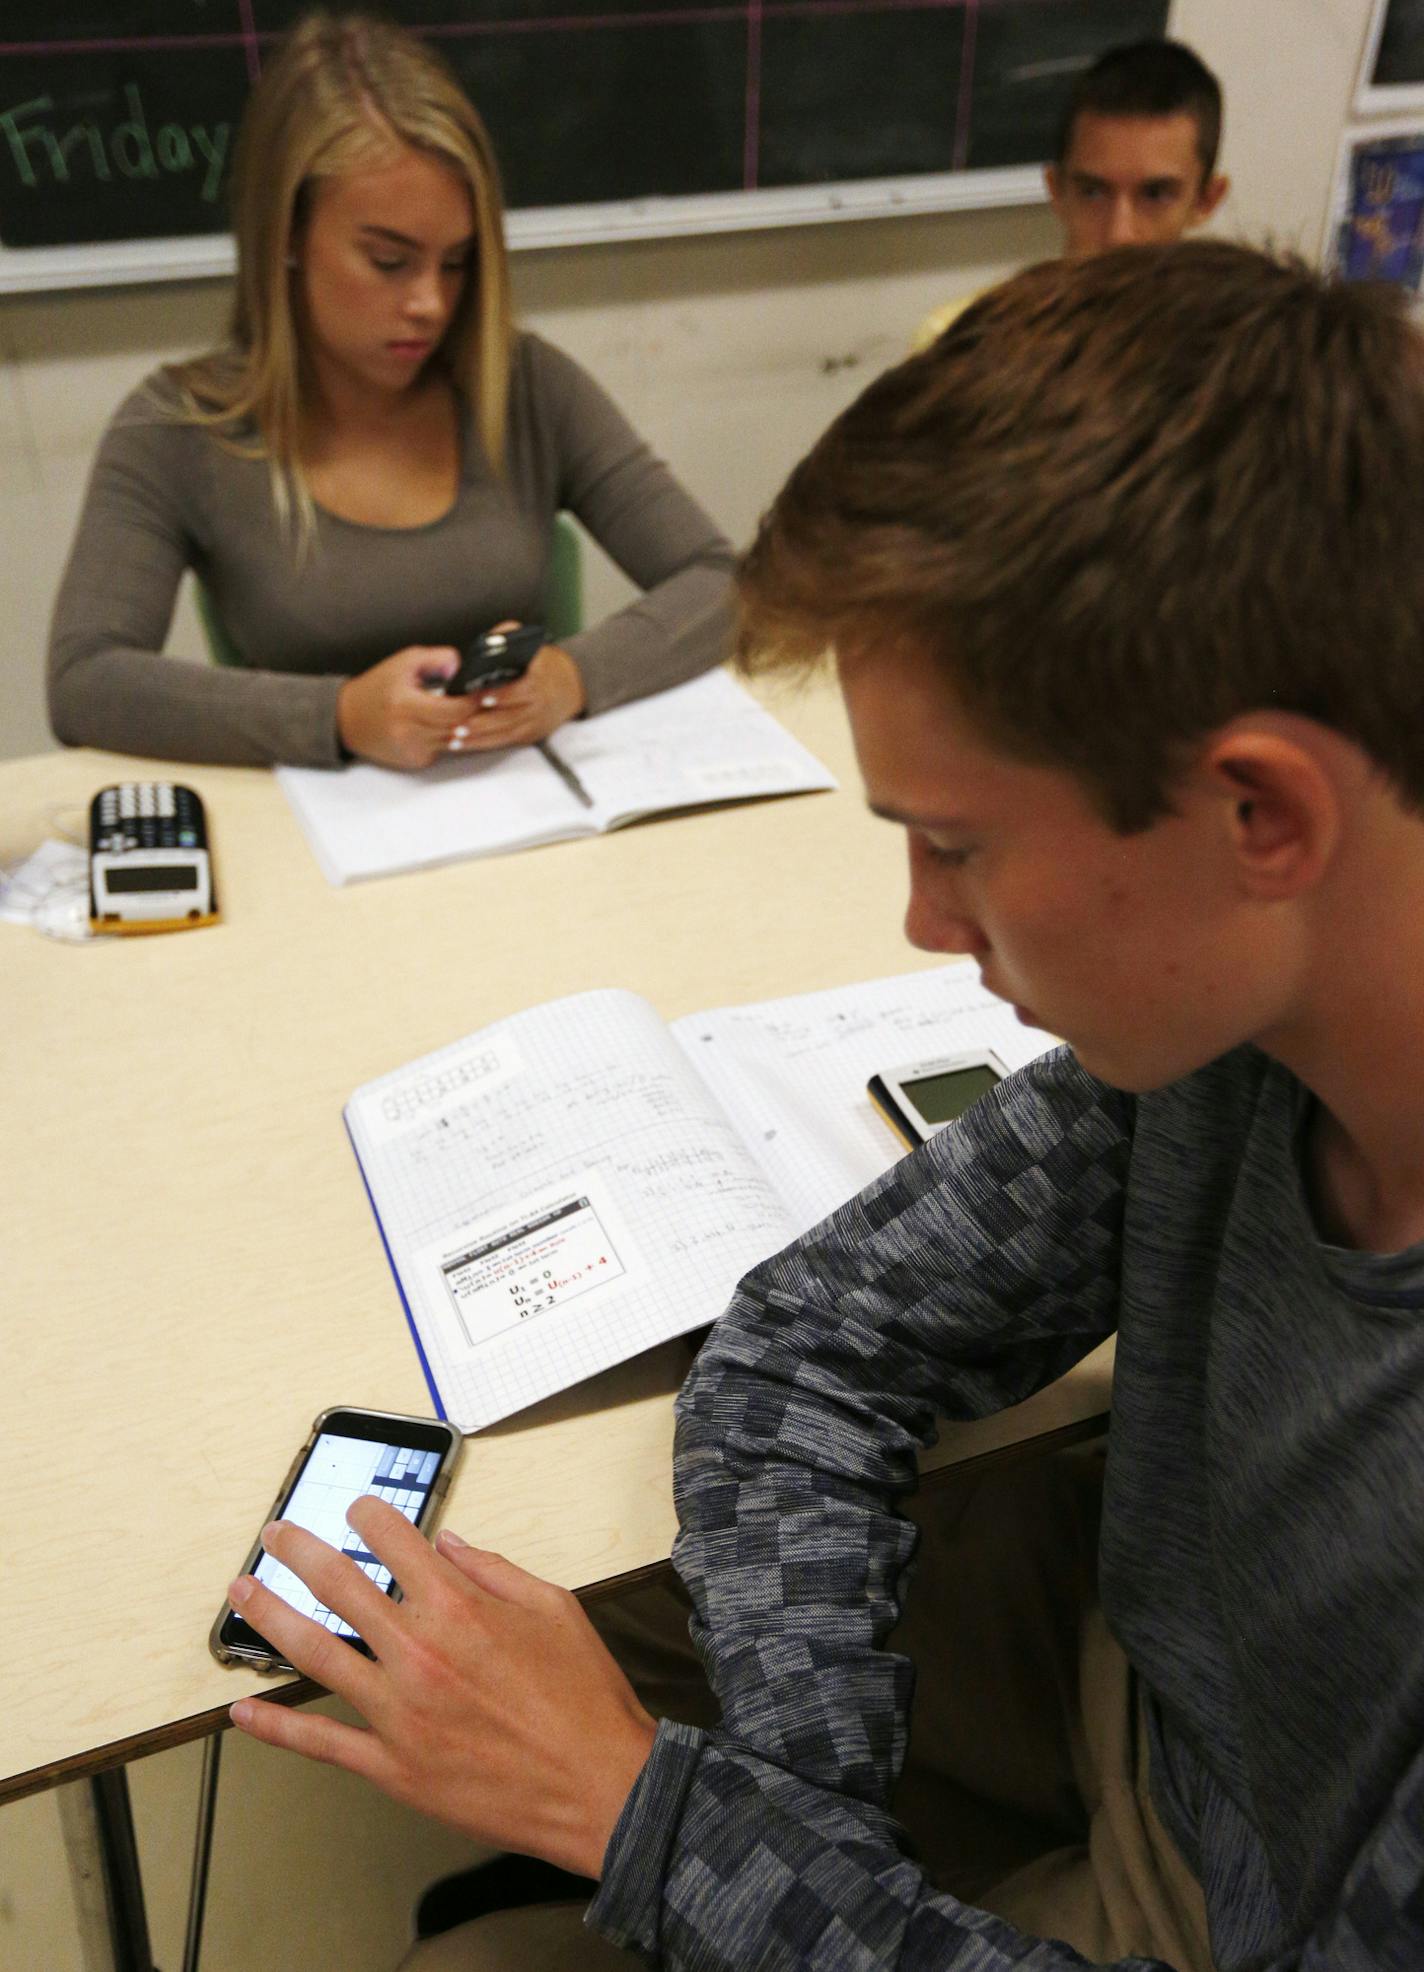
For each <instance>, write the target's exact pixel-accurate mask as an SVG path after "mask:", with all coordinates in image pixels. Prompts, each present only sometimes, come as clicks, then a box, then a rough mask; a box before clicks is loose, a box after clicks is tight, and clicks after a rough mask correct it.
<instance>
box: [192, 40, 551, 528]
mask: <svg viewBox="0 0 1424 1972" xmlns="http://www.w3.org/2000/svg"><path fill="white" fill-rule="evenodd" d="M396 142H399V143H403V144H409V145H411V146H413V147H414V148H415V149H417V150H420V151H424V152H425V153H426V154H427V155H429V156H431V157H434V158H437V159H439V160H440V161H441V162H442V163H444V164H446V165H448V166H449V167H450V168H451V169H452V170H453V171H456V172H458V173H459V175H460V177H461V178H462V179H463V180H464V181H465V184H466V185H467V186H468V188H469V193H470V201H471V205H472V207H473V209H474V215H475V239H474V255H473V271H472V273H471V275H470V278H469V279H468V280H467V281H466V283H465V286H464V289H463V291H462V293H461V295H460V300H459V304H458V306H457V308H456V311H455V314H454V317H453V319H452V320H451V323H450V326H449V328H448V329H447V330H446V332H445V335H444V338H443V340H442V342H441V344H440V348H439V349H438V351H437V352H436V355H435V357H434V359H433V360H434V361H437V362H439V363H441V364H442V365H443V366H444V368H445V369H446V370H447V372H448V373H449V376H450V378H451V381H452V382H453V383H454V385H455V387H456V388H457V390H458V391H459V392H460V394H461V395H462V396H463V397H464V398H465V399H466V401H467V402H468V403H469V404H470V405H471V406H472V407H473V410H474V414H475V426H476V429H477V431H478V433H479V437H480V442H481V445H482V446H483V448H484V452H485V455H486V457H487V458H488V460H489V462H490V464H491V465H492V466H493V467H494V468H495V469H496V470H498V469H499V468H500V467H501V466H502V465H503V461H504V438H505V419H506V412H507V408H508V399H509V366H510V347H511V341H512V328H511V310H510V297H509V265H508V260H507V257H506V253H505V244H504V215H503V201H502V199H501V196H500V187H499V169H498V166H497V165H496V163H495V158H494V152H493V150H492V148H491V146H490V140H489V134H488V132H487V131H486V129H485V127H484V124H483V123H482V122H481V121H480V118H479V116H478V114H477V113H476V111H475V108H474V106H473V104H472V103H471V102H470V100H469V98H468V96H466V94H465V92H464V90H463V89H462V88H461V87H460V85H459V83H458V82H457V81H456V79H455V77H454V75H453V74H452V73H451V71H450V70H449V69H448V68H447V67H446V65H445V63H444V62H443V61H442V60H441V59H440V57H439V56H438V55H436V54H435V53H434V52H433V50H431V49H430V48H428V47H427V46H426V45H425V43H424V42H422V41H420V40H418V39H417V37H416V36H415V35H413V34H410V33H408V32H407V31H406V30H405V29H403V28H399V27H394V26H391V25H389V24H387V23H386V22H383V21H379V20H374V19H371V18H368V17H367V16H365V15H361V14H341V15H331V14H321V13H317V14H309V15H307V16H306V17H305V18H304V19H303V20H301V21H299V22H298V23H297V25H296V26H295V27H294V28H293V29H292V31H291V33H290V34H288V35H287V37H286V38H285V40H284V41H283V42H282V44H281V46H280V48H279V49H278V51H277V53H276V55H275V56H274V57H273V59H272V61H271V62H270V63H269V64H268V65H267V66H266V67H265V68H264V70H263V72H262V76H261V79H260V80H259V82H258V83H257V85H256V87H255V88H254V90H253V92H252V94H251V96H250V97H249V98H248V102H247V108H246V111H245V113H244V115H243V120H242V127H241V130H240V131H239V133H238V141H237V149H236V154H235V159H234V166H233V183H232V208H233V231H234V233H235V234H236V238H237V293H236V298H235V300H234V304H233V313H232V331H231V342H230V344H229V345H228V347H226V348H225V349H221V350H217V351H214V352H213V353H212V354H211V355H208V356H201V357H198V358H196V359H195V360H194V361H192V362H190V363H185V364H180V365H178V366H176V367H175V368H174V369H173V370H172V371H170V375H171V376H172V378H173V380H174V382H175V383H176V385H177V387H178V391H179V398H180V403H181V406H182V411H181V415H183V416H185V417H187V418H189V419H191V420H192V421H193V422H195V423H200V424H205V425H209V426H211V427H213V429H214V430H215V432H216V433H217V435H218V436H219V438H220V439H221V441H222V442H223V443H225V444H227V445H229V446H230V447H231V448H232V449H234V450H236V451H239V452H242V453H244V454H246V455H247V456H249V457H259V458H265V459H266V460H267V461H268V464H269V465H270V467H271V471H272V486H273V496H274V499H275V501H276V504H277V509H278V512H279V513H280V514H281V515H283V516H284V517H288V516H295V518H296V520H297V523H298V530H299V533H300V534H301V535H303V536H308V535H309V533H310V529H311V526H312V522H313V518H314V512H313V508H312V502H311V495H310V493H309V492H308V491H307V488H306V485H305V482H304V480H303V478H302V473H301V466H300V458H299V445H300V430H301V427H300V406H301V392H302V388H303V383H304V378H303V368H304V364H303V354H302V348H301V338H300V334H299V330H298V326H297V322H296V318H295V314H294V310H293V299H292V288H293V279H292V267H293V249H294V245H295V241H296V238H297V236H298V235H299V233H300V228H301V224H302V221H303V218H304V215H305V210H306V207H307V204H308V203H309V201H310V197H311V189H310V188H311V187H312V185H313V183H314V182H315V181H316V180H318V179H321V178H328V177H334V176H336V175H338V174H339V173H341V172H344V171H349V170H353V169H356V168H358V167H359V166H361V165H367V164H369V163H370V162H371V161H372V158H373V157H377V158H378V157H379V156H380V153H381V152H382V151H383V150H388V149H389V148H390V147H391V145H392V144H393V143H396Z"/></svg>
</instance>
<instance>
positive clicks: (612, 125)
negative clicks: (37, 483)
mask: <svg viewBox="0 0 1424 1972" xmlns="http://www.w3.org/2000/svg"><path fill="white" fill-rule="evenodd" d="M302 11H303V9H302V6H301V4H300V0H4V4H3V7H0V243H3V245H4V246H5V247H7V248H8V247H45V246H60V245H71V244H82V243H86V242H97V241H114V240H146V239H162V238H167V237H177V236H182V235H192V234H213V233H219V232H222V231H223V230H224V229H225V225H226V190H227V173H228V169H229V166H230V164H231V159H232V150H233V139H234V132H235V130H236V126H237V122H238V119H239V117H240V116H241V113H242V104H243V99H244V97H245V95H246V93H247V91H248V89H249V88H250V87H251V85H252V83H253V81H254V80H255V79H256V77H257V76H258V75H259V74H260V73H261V67H262V62H263V60H264V58H265V57H266V56H267V55H269V54H270V51H271V49H272V46H273V44H274V42H275V41H276V39H277V38H278V37H279V36H280V34H281V33H282V32H283V30H284V29H286V28H287V27H289V26H290V25H291V24H292V22H293V21H294V20H295V19H297V18H298V17H299V15H300V14H301V12H302ZM385 11H386V12H387V14H388V15H394V17H396V18H397V19H400V20H403V21H405V22H406V23H407V25H409V26H410V27H412V28H414V29H416V30H417V31H418V32H420V33H422V34H424V35H427V36H428V37H429V38H430V39H431V40H432V41H433V42H435V43H436V44H437V45H438V46H439V47H440V48H441V49H442V50H443V51H444V53H445V54H446V56H447V57H448V58H449V60H450V61H451V63H452V64H453V66H454V68H455V69H456V71H457V73H458V74H459V76H460V78H461V80H462V82H463V83H464V84H465V86H466V88H467V89H468V90H469V92H470V95H471V96H472V97H473V99H474V101H475V102H476V104H477V105H478V106H479V108H480V110H481V112H482V113H483V115H484V117H485V119H486V121H487V122H488V124H489V126H490V131H491V134H492V136H493V138H494V143H495V148H496V150H497V152H498V154H499V158H500V162H501V168H502V171H503V173H504V177H505V184H506V191H507V194H508V198H509V203H510V205H511V206H512V207H514V208H516V209H517V208H531V207H538V208H547V207H560V206H577V205H583V204H588V205H592V204H597V203H600V202H605V201H616V200H633V199H648V198H686V197H696V196H697V195H698V194H704V193H705V194H722V195H725V194H727V193H729V192H730V193H738V192H750V191H757V190H760V189H764V188H769V187H784V186H817V185H826V184H837V183H848V182H854V181H862V180H875V179H885V178H895V177H907V176H914V175H916V174H930V173H949V172H973V171H979V170H986V169H994V168H997V167H1003V166H1010V165H1023V164H1032V163H1036V162H1038V161H1039V160H1041V159H1042V158H1044V157H1045V156H1046V155H1048V153H1049V150H1050V148H1051V144H1052V137H1053V131H1054V128H1055V125H1056V121H1057V117H1058V114H1059V107H1060V104H1061V102H1062V97H1063V92H1064V90H1065V88H1066V87H1067V85H1068V83H1069V81H1070V80H1071V78H1072V76H1073V74H1074V73H1075V72H1076V71H1077V70H1078V69H1080V68H1081V67H1083V66H1084V64H1085V63H1087V62H1088V61H1090V60H1092V59H1093V57H1094V56H1095V55H1097V54H1098V53H1100V52H1101V51H1102V49H1104V48H1106V47H1109V46H1111V45H1112V44H1113V43H1115V42H1120V41H1125V40H1133V39H1138V38H1141V37H1144V36H1149V35H1157V34H1160V33H1162V32H1163V31H1164V30H1165V26H1166V17H1167V0H726V4H721V0H627V4H624V5H623V6H620V5H619V4H618V0H397V4H395V5H394V6H387V8H386V9H385Z"/></svg>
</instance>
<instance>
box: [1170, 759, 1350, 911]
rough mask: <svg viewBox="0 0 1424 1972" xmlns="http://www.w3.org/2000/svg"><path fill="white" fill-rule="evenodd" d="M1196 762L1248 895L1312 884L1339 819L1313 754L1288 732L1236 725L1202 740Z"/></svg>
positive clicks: (1287, 892) (1280, 894)
mask: <svg viewBox="0 0 1424 1972" xmlns="http://www.w3.org/2000/svg"><path fill="white" fill-rule="evenodd" d="M1201 764H1202V768H1203V771H1204V772H1205V774H1206V776H1207V778H1208V780H1209V782H1210V783H1211V784H1212V785H1213V786H1214V787H1215V789H1216V791H1217V794H1218V796H1219V798H1220V801H1221V807H1222V815H1223V821H1224V825H1225V827H1226V828H1227V830H1228V832H1229V839H1230V845H1231V853H1232V856H1233V859H1234V862H1235V866H1236V871H1237V877H1238V880H1239V881H1240V882H1241V884H1242V885H1243V887H1244V888H1245V889H1246V891H1247V892H1248V894H1249V895H1251V896H1253V897H1255V898H1258V899H1259V900H1261V901H1262V902H1274V901H1278V900H1281V899H1285V898H1289V897H1298V896H1300V895H1301V894H1302V892H1304V891H1306V890H1310V889H1313V888H1314V886H1315V885H1316V884H1318V883H1319V882H1320V880H1321V878H1322V877H1323V876H1324V875H1325V872H1326V871H1327V869H1328V868H1329V866H1330V863H1331V860H1332V859H1333V857H1334V855H1335V851H1336V848H1337V846H1338V844H1339V840H1340V830H1341V823H1342V814H1341V804H1340V790H1339V789H1338V788H1337V786H1336V784H1335V778H1334V776H1333V775H1332V774H1331V773H1330V771H1329V769H1328V767H1327V766H1326V764H1325V762H1324V761H1323V760H1322V759H1321V758H1320V757H1319V756H1318V753H1317V752H1316V751H1315V750H1314V749H1313V748H1312V747H1311V746H1310V745H1309V744H1308V743H1307V742H1305V741H1304V740H1298V739H1296V738H1294V737H1292V736H1291V735H1290V734H1289V733H1283V732H1278V731H1272V730H1265V729H1262V728H1259V727H1251V726H1247V725H1243V724H1238V725H1234V726H1228V727H1226V728H1225V729H1224V730H1223V731H1222V732H1220V733H1218V734H1216V735H1215V737H1214V738H1213V739H1212V740H1211V741H1209V742H1208V744H1207V747H1206V749H1205V752H1204V754H1203V756H1202V763H1201Z"/></svg>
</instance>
